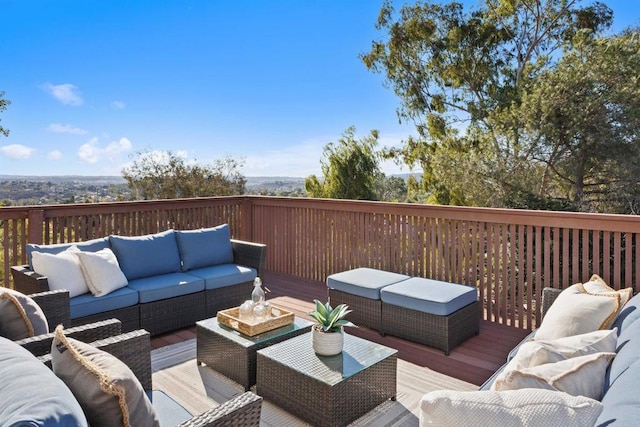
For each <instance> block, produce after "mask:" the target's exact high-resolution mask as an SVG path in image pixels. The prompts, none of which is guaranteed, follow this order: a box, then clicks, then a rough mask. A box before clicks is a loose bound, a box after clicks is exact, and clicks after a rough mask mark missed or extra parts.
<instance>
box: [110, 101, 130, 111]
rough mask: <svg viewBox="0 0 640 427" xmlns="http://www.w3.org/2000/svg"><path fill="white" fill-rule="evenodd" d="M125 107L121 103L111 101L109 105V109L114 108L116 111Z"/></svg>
mask: <svg viewBox="0 0 640 427" xmlns="http://www.w3.org/2000/svg"><path fill="white" fill-rule="evenodd" d="M126 106H127V105H126V104H125V103H124V102H122V101H113V102H112V103H111V108H115V109H116V110H124V109H125V107H126Z"/></svg>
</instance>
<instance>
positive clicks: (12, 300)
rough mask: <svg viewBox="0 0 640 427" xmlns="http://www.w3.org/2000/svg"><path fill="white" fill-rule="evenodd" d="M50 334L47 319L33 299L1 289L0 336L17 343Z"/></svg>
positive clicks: (13, 291) (11, 290) (10, 290)
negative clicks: (17, 341) (24, 339)
mask: <svg viewBox="0 0 640 427" xmlns="http://www.w3.org/2000/svg"><path fill="white" fill-rule="evenodd" d="M48 332H49V324H48V323H47V318H46V317H45V316H44V313H43V312H42V309H41V308H40V306H39V305H38V304H37V303H36V302H35V301H34V300H33V299H32V298H31V297H29V296H27V295H25V294H23V293H21V292H18V291H15V290H13V289H8V288H2V287H0V336H3V337H5V338H8V339H10V340H12V341H15V340H21V339H23V338H28V337H33V336H35V335H42V334H46V333H48Z"/></svg>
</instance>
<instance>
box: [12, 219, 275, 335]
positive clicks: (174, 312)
mask: <svg viewBox="0 0 640 427" xmlns="http://www.w3.org/2000/svg"><path fill="white" fill-rule="evenodd" d="M72 246H75V248H77V249H75V248H73V249H74V250H80V251H87V252H94V253H98V252H99V251H102V250H104V249H105V248H109V249H111V250H112V252H113V254H114V255H115V257H116V258H117V262H118V264H119V267H120V269H121V270H122V273H123V274H124V276H125V277H126V280H127V285H126V286H124V287H122V288H119V289H117V290H115V291H113V292H110V293H108V294H107V295H104V296H94V295H93V294H92V293H91V292H86V293H84V294H81V295H72V296H71V297H70V299H69V307H68V309H69V317H70V319H71V325H72V326H75V325H81V324H86V323H92V322H96V321H100V320H105V319H110V318H117V319H119V320H120V321H121V322H122V329H123V331H125V332H126V331H132V330H135V329H138V328H143V329H146V330H147V331H149V332H150V333H151V335H156V334H160V333H163V332H167V331H171V330H176V329H180V328H183V327H186V326H191V325H193V324H195V322H196V321H198V320H202V319H205V318H207V317H211V316H214V315H215V314H216V313H217V311H218V310H221V309H226V308H230V307H233V306H236V305H239V304H240V303H241V302H242V301H244V300H245V299H246V298H247V297H248V296H249V295H250V294H251V290H252V284H253V280H254V278H255V277H256V276H258V275H259V274H260V272H261V271H262V269H263V267H264V258H265V252H266V246H265V245H263V244H259V243H252V242H245V241H240V240H234V239H230V238H229V229H228V226H227V225H226V224H224V225H221V226H218V227H213V228H209V229H201V230H187V231H179V230H168V231H165V232H162V233H156V234H149V235H143V236H133V237H124V236H117V235H111V236H108V237H104V238H101V239H94V240H89V241H86V242H77V243H65V244H56V245H35V244H29V245H27V247H26V252H27V257H28V261H29V264H26V265H20V266H14V267H12V268H11V272H12V275H13V281H14V288H15V289H16V290H18V291H20V292H22V293H25V294H32V293H37V292H43V291H48V290H50V284H49V280H48V277H47V276H45V275H42V274H38V273H37V272H35V271H34V268H33V263H32V260H33V254H34V252H40V253H46V254H50V255H54V256H55V255H59V254H61V253H63V252H65V251H67V250H69V248H71V247H72ZM51 281H52V283H53V280H51ZM58 282H60V280H58ZM57 286H59V285H57ZM62 286H64V280H62Z"/></svg>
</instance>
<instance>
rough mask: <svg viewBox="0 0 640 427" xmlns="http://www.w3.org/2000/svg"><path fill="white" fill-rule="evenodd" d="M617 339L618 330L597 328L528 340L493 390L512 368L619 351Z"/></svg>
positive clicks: (518, 368) (501, 374) (499, 377)
mask: <svg viewBox="0 0 640 427" xmlns="http://www.w3.org/2000/svg"><path fill="white" fill-rule="evenodd" d="M617 342H618V331H617V329H605V330H600V331H593V332H588V333H586V334H580V335H573V336H570V337H564V338H558V339H556V340H540V341H538V340H536V341H528V342H526V343H524V344H522V345H521V346H520V348H519V349H518V352H517V353H516V355H515V357H514V358H513V359H511V361H510V362H509V363H508V364H507V366H505V368H504V369H503V370H502V372H501V373H500V375H498V377H497V378H496V381H494V383H493V384H492V385H491V390H495V387H496V382H497V381H499V380H504V379H505V378H506V377H507V375H508V374H509V372H511V371H517V370H521V369H525V368H530V367H533V366H538V365H544V364H545V363H554V362H559V361H561V360H565V359H570V358H572V357H576V356H585V355H588V354H593V353H601V352H607V353H612V352H615V350H616V344H617Z"/></svg>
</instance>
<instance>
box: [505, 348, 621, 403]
mask: <svg viewBox="0 0 640 427" xmlns="http://www.w3.org/2000/svg"><path fill="white" fill-rule="evenodd" d="M615 355H616V354H615V353H594V354H589V355H586V356H577V357H572V358H571V359H565V360H561V361H559V362H555V363H545V364H544V365H539V366H533V367H530V368H524V369H521V370H516V371H510V372H509V373H508V374H507V375H506V377H505V378H501V379H496V382H495V390H496V391H504V390H518V389H523V388H542V389H547V390H558V391H564V392H566V393H569V394H571V395H573V396H586V397H590V398H591V399H596V400H600V399H602V392H603V389H604V382H605V373H606V370H607V367H608V366H609V362H610V361H611V360H612V359H613V358H614V357H615Z"/></svg>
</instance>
